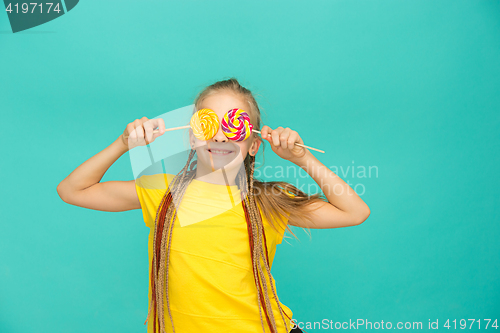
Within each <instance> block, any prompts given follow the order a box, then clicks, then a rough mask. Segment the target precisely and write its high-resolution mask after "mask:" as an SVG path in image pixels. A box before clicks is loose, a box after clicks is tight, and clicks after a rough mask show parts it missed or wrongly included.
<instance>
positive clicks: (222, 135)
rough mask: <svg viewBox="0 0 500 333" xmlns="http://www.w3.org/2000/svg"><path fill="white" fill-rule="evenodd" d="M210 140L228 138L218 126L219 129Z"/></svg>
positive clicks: (222, 140)
mask: <svg viewBox="0 0 500 333" xmlns="http://www.w3.org/2000/svg"><path fill="white" fill-rule="evenodd" d="M212 140H213V141H215V142H227V141H228V140H229V139H228V138H227V136H226V135H225V134H224V132H222V127H221V126H219V131H217V133H216V134H215V135H214V137H213V138H212Z"/></svg>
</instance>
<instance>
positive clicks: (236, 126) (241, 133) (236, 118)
mask: <svg viewBox="0 0 500 333" xmlns="http://www.w3.org/2000/svg"><path fill="white" fill-rule="evenodd" d="M221 127H222V132H224V134H225V135H226V136H227V137H228V138H229V139H230V140H233V141H243V140H246V139H248V137H249V136H250V134H252V128H253V125H252V124H251V123H250V117H249V116H248V113H246V112H245V111H243V110H242V109H231V110H229V111H228V112H227V113H226V114H225V115H224V118H223V119H222V124H221Z"/></svg>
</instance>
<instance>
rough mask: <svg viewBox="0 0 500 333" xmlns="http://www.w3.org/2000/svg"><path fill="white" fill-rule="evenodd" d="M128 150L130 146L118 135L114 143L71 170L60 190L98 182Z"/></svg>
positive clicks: (75, 188)
mask: <svg viewBox="0 0 500 333" xmlns="http://www.w3.org/2000/svg"><path fill="white" fill-rule="evenodd" d="M127 151H128V147H127V146H126V145H125V144H124V143H123V141H122V139H121V137H118V138H117V139H116V140H115V141H114V142H113V143H112V144H110V145H109V146H108V147H106V148H105V149H104V150H102V151H100V152H99V153H97V154H96V155H94V156H92V157H91V158H89V159H88V160H86V161H85V162H84V163H82V164H81V165H80V166H79V167H77V168H76V169H75V170H74V171H73V172H71V173H70V174H69V175H68V176H67V177H66V178H65V179H64V180H63V181H62V182H61V183H60V184H59V186H58V187H57V190H58V192H60V191H79V190H83V189H86V188H88V187H90V186H92V185H94V184H96V183H98V182H99V181H100V180H101V179H102V177H103V176H104V174H105V173H106V171H107V170H108V169H109V167H110V166H111V165H113V163H114V162H116V160H118V158H120V156H122V155H123V154H124V153H126V152H127Z"/></svg>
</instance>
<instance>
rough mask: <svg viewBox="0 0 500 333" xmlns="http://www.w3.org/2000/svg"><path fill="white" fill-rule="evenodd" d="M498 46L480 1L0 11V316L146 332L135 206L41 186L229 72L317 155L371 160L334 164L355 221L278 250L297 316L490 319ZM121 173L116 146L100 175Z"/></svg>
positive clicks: (329, 160)
mask: <svg viewBox="0 0 500 333" xmlns="http://www.w3.org/2000/svg"><path fill="white" fill-rule="evenodd" d="M499 60H500V2H499V1H493V0H488V1H478V0H475V1H472V0H471V1H462V0H454V1H451V0H448V1H429V0H418V1H417V0H407V1H402V0H397V1H396V0H394V1H389V0H383V1H374V0H371V1H361V0H356V1H347V0H343V1H337V0H328V1H318V0H314V1H309V2H305V1H255V0H253V1H237V2H235V1H200V0H199V1H188V0H187V1H164V0H163V1H152V0H150V1H97V0H87V1H81V2H80V3H79V4H78V5H77V6H76V7H75V8H74V9H73V10H72V11H71V12H70V13H68V14H66V15H63V16H62V17H60V18H58V19H56V20H54V21H51V22H48V23H46V24H44V25H41V26H39V27H36V28H33V29H30V30H27V31H25V32H20V33H16V34H13V33H12V32H11V30H10V26H9V22H8V18H7V14H6V13H5V12H2V13H0V61H1V66H0V78H1V79H0V110H1V115H2V116H1V121H2V129H1V135H2V145H1V148H0V149H1V171H2V175H1V176H2V190H1V201H0V202H1V211H2V217H1V230H0V331H1V332H8V333H11V332H12V333H14V332H85V333H86V332H145V331H146V327H145V326H144V325H143V322H144V320H145V318H146V315H147V306H148V304H147V301H148V300H147V287H148V285H147V281H148V280H147V279H148V261H147V236H148V232H149V229H148V228H146V227H145V225H144V222H143V221H142V215H141V212H140V211H139V210H136V211H129V212H121V213H108V212H100V211H92V210H87V209H83V208H79V207H75V206H71V205H68V204H65V203H64V202H63V201H62V200H61V199H60V198H59V197H58V195H57V192H56V186H57V185H58V183H59V182H60V181H61V180H62V179H63V178H64V177H66V176H67V175H68V174H69V173H70V172H71V171H72V170H74V169H75V168H76V167H77V166H78V165H80V164H81V163H82V162H84V161H85V160H86V159H87V158H90V157H91V156H93V155H94V154H96V153H98V152H99V151H100V150H102V149H104V148H105V147H106V146H108V145H109V144H111V143H112V142H113V141H114V140H115V139H116V138H117V137H118V136H119V135H120V134H121V133H122V131H123V130H124V128H125V126H126V124H127V123H129V122H131V121H133V120H134V119H136V118H140V117H142V116H147V117H149V118H153V117H156V116H158V115H160V114H162V113H165V112H167V111H169V110H173V109H177V108H179V107H183V106H185V105H189V104H191V103H192V102H193V99H194V97H195V96H196V94H197V93H198V91H200V90H201V89H203V88H204V87H205V86H206V85H209V84H211V83H213V82H215V81H217V80H221V79H224V78H228V77H230V76H235V77H236V78H238V79H239V80H240V82H241V83H242V85H244V86H246V87H247V88H249V89H250V90H252V91H253V92H255V93H256V94H257V98H258V101H259V102H260V103H261V106H262V108H263V109H264V110H265V112H266V115H265V118H264V124H268V125H269V126H271V127H273V128H275V127H277V126H284V127H291V128H292V129H295V130H297V131H298V132H299V134H300V135H301V136H302V138H303V139H304V141H305V143H306V144H308V145H310V146H313V147H317V148H320V149H324V150H326V154H319V153H315V155H316V156H317V157H318V158H319V159H320V160H321V161H322V162H323V163H324V164H325V165H327V166H329V167H333V166H336V167H337V168H340V167H343V168H344V170H346V169H347V167H349V166H351V167H352V166H356V168H358V167H359V166H364V167H366V168H368V167H369V166H375V167H376V168H377V170H378V173H377V174H375V173H373V172H372V174H371V177H368V174H367V177H364V178H360V177H357V176H356V175H355V177H353V175H352V174H351V173H350V172H348V174H347V175H343V174H339V176H341V177H342V178H343V179H344V180H346V181H349V182H350V184H353V186H354V185H358V184H361V185H358V188H357V189H364V194H363V195H362V196H361V197H362V199H363V200H364V201H365V202H366V203H367V204H368V205H369V207H370V208H371V215H370V217H369V218H368V220H366V221H365V222H364V223H363V224H361V225H360V226H356V227H349V228H340V229H329V230H312V231H311V237H309V236H308V235H307V234H306V233H304V232H303V231H302V230H295V231H296V233H297V234H298V235H299V238H300V241H297V240H293V239H289V240H288V242H289V244H286V243H283V244H282V245H280V246H278V250H277V254H276V258H275V263H274V266H273V274H274V277H275V279H276V281H277V286H278V292H279V295H280V300H281V301H282V302H283V303H284V304H286V305H287V306H289V307H290V308H291V309H292V310H293V312H294V317H295V318H296V319H297V320H298V321H301V322H308V321H309V322H312V321H321V320H323V319H329V320H333V321H349V319H351V320H356V319H367V320H370V321H372V322H375V321H377V322H380V321H381V320H384V322H387V321H392V322H393V325H395V324H396V323H397V322H398V321H402V322H406V321H410V322H413V321H420V322H422V323H423V325H424V329H426V328H427V325H428V320H429V319H431V320H432V321H435V320H436V319H439V326H440V327H441V328H440V329H443V328H442V325H443V324H444V321H445V320H446V319H451V320H453V319H457V320H459V319H462V318H463V319H468V318H475V319H485V318H491V319H493V318H497V319H500V281H499V275H500V262H499V258H500V243H499V234H500V218H499V215H500V205H499V204H500V190H499V187H498V185H499V180H500V177H499V175H498V169H499V168H498V162H499V161H500V160H499V157H498V156H499V154H498V153H499V148H500V139H499V125H500V112H499V111H500V95H499V93H498V91H499V87H500V61H499ZM267 148H268V149H267V150H266V153H265V155H266V161H265V163H266V164H265V165H272V166H280V165H281V166H287V165H289V163H288V162H286V161H283V160H280V158H279V157H277V156H276V155H274V153H273V152H272V151H271V149H270V147H269V146H267ZM261 157H262V156H260V158H261ZM130 179H133V175H132V171H131V167H130V160H129V159H128V157H127V156H126V155H125V156H123V157H122V158H121V159H120V160H118V161H117V163H115V164H114V165H113V166H112V167H111V168H110V169H109V171H108V172H107V173H106V175H105V176H104V178H103V181H106V180H130ZM289 180H290V181H292V180H293V179H292V178H290V179H289ZM311 182H312V180H311V179H308V178H301V179H300V183H301V184H306V185H308V184H312V183H311ZM361 186H362V187H361ZM484 324H485V322H481V327H482V328H484ZM499 324H500V323H499ZM475 327H477V323H476V324H475ZM308 331H309V332H311V331H319V330H308Z"/></svg>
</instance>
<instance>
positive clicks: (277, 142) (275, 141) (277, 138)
mask: <svg viewBox="0 0 500 333" xmlns="http://www.w3.org/2000/svg"><path fill="white" fill-rule="evenodd" d="M281 132H283V127H281V126H280V127H278V128H277V129H275V130H274V131H272V132H271V137H272V140H273V145H274V146H276V147H279V146H280V134H281Z"/></svg>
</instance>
